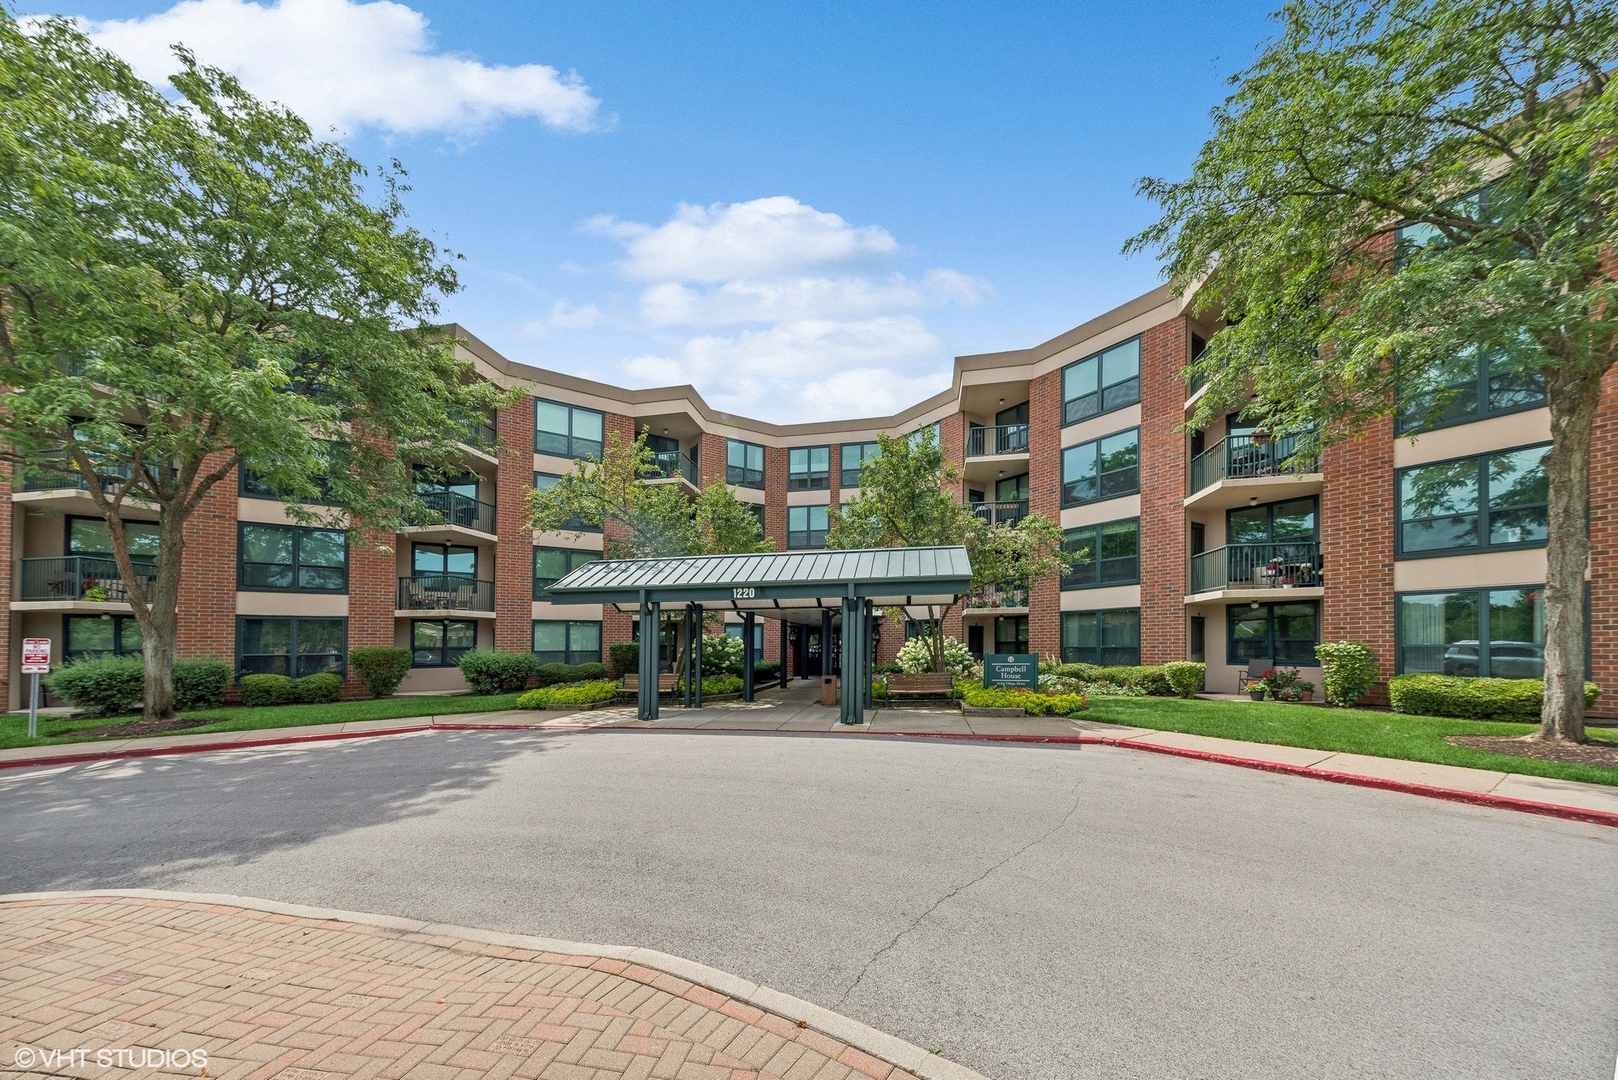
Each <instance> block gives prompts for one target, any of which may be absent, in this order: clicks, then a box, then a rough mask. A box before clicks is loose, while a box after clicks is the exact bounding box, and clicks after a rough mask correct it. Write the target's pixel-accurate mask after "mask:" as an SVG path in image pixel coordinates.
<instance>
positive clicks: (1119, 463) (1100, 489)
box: [1062, 428, 1140, 506]
mask: <svg viewBox="0 0 1618 1080" xmlns="http://www.w3.org/2000/svg"><path fill="white" fill-rule="evenodd" d="M1139 490H1140V429H1139V428H1131V429H1129V430H1128V431H1120V432H1118V433H1116V434H1113V435H1107V436H1104V437H1102V438H1100V439H1094V440H1092V441H1090V442H1087V443H1080V444H1079V445H1077V446H1070V447H1068V448H1067V449H1065V450H1063V451H1062V505H1063V506H1081V505H1083V504H1084V503H1091V502H1100V501H1101V500H1102V499H1112V498H1116V497H1117V496H1119V495H1133V494H1134V493H1136V492H1137V491H1139Z"/></svg>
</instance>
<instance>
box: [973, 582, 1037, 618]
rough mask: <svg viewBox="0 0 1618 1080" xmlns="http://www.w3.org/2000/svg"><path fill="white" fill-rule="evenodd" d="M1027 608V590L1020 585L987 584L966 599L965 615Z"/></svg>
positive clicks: (1006, 612) (992, 613)
mask: <svg viewBox="0 0 1618 1080" xmlns="http://www.w3.org/2000/svg"><path fill="white" fill-rule="evenodd" d="M1027 610H1028V590H1027V589H1025V588H1023V587H1022V586H1021V585H989V586H987V587H985V588H982V589H978V590H977V591H975V592H973V593H972V595H971V596H969V597H967V600H966V611H965V612H963V614H966V615H1005V614H1008V613H1011V614H1017V613H1020V612H1025V611H1027Z"/></svg>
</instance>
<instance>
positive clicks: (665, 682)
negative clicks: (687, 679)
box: [618, 671, 680, 697]
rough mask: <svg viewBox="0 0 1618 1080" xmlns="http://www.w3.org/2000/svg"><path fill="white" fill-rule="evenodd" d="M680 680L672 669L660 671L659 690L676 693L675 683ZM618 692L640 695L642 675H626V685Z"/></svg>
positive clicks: (660, 692) (658, 678)
mask: <svg viewBox="0 0 1618 1080" xmlns="http://www.w3.org/2000/svg"><path fill="white" fill-rule="evenodd" d="M679 681H680V680H679V679H677V678H675V676H674V672H672V671H663V672H659V673H658V676H657V692H658V693H659V694H672V693H674V685H675V684H676V683H678V682H679ZM618 692H619V693H620V694H634V695H635V696H636V697H639V696H640V676H639V675H625V676H624V685H623V686H621V687H619V688H618Z"/></svg>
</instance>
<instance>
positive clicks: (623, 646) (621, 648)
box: [607, 641, 640, 678]
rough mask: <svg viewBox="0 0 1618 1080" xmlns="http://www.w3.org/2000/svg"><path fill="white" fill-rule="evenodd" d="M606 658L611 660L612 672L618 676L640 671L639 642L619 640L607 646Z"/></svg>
mask: <svg viewBox="0 0 1618 1080" xmlns="http://www.w3.org/2000/svg"><path fill="white" fill-rule="evenodd" d="M607 659H608V660H610V661H612V670H613V674H615V675H617V676H619V677H620V678H621V677H623V676H625V675H632V674H635V673H636V672H638V671H640V642H638V641H620V642H618V643H617V644H616V645H608V646H607Z"/></svg>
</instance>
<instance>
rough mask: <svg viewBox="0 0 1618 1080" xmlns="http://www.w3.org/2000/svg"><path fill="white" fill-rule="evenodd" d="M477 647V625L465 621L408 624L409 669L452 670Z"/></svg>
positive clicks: (428, 621)
mask: <svg viewBox="0 0 1618 1080" xmlns="http://www.w3.org/2000/svg"><path fill="white" fill-rule="evenodd" d="M477 647H478V624H477V623H475V622H473V621H471V620H470V619H466V620H455V619H450V620H448V621H442V620H437V619H434V620H424V619H421V620H417V621H415V622H412V623H411V624H410V666H411V667H454V666H455V665H456V664H458V663H460V661H461V654H462V653H464V652H466V651H467V650H468V649H475V648H477Z"/></svg>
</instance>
